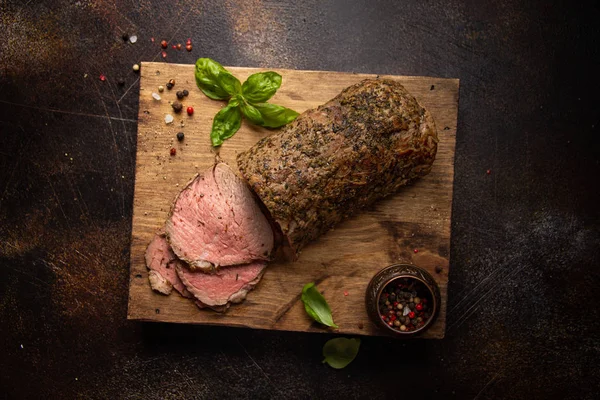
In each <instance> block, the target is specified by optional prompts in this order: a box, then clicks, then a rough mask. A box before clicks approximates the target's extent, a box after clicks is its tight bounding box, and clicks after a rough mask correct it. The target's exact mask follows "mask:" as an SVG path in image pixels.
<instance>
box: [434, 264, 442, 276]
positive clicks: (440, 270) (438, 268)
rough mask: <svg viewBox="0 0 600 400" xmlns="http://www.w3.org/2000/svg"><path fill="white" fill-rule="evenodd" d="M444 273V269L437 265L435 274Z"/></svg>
mask: <svg viewBox="0 0 600 400" xmlns="http://www.w3.org/2000/svg"><path fill="white" fill-rule="evenodd" d="M442 271H443V269H442V267H440V266H439V265H436V267H435V273H436V274H440V273H441V272H442Z"/></svg>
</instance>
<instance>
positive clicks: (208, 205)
mask: <svg viewBox="0 0 600 400" xmlns="http://www.w3.org/2000/svg"><path fill="white" fill-rule="evenodd" d="M165 230H166V233H167V238H168V240H169V243H170V245H171V248H172V249H173V251H174V253H175V254H176V255H177V256H178V257H179V258H180V259H181V260H183V261H185V262H186V263H188V264H189V266H190V268H191V269H192V270H196V269H200V270H202V271H210V270H213V269H215V268H218V267H219V266H228V265H237V264H246V263H250V262H253V261H256V260H268V259H269V256H270V254H271V251H272V250H273V231H272V229H271V226H270V225H269V222H268V220H267V218H266V217H265V215H264V214H263V213H262V211H261V210H260V207H259V206H258V204H257V201H256V199H255V198H254V196H253V194H252V192H251V191H250V189H249V188H248V186H247V184H246V183H245V182H244V181H243V180H242V179H240V178H239V177H238V176H237V175H236V174H235V173H234V172H233V171H232V170H231V168H229V166H228V165H227V164H225V163H217V164H216V165H215V166H213V167H212V168H211V169H210V170H208V171H206V172H205V173H204V174H201V175H198V176H196V177H195V178H194V179H193V180H192V181H191V182H190V183H189V184H188V185H187V187H186V188H185V189H183V190H182V191H181V193H180V194H179V195H178V196H177V198H176V199H175V204H174V205H173V207H172V210H171V214H170V216H169V219H168V220H167V224H166V228H165Z"/></svg>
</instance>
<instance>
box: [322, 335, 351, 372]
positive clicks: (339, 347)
mask: <svg viewBox="0 0 600 400" xmlns="http://www.w3.org/2000/svg"><path fill="white" fill-rule="evenodd" d="M359 348H360V339H347V338H342V337H341V338H335V339H331V340H329V341H327V343H325V346H323V357H325V359H324V360H323V362H324V363H327V364H329V366H330V367H332V368H335V369H342V368H344V367H345V366H347V365H348V364H350V363H351V362H352V361H353V360H354V359H355V358H356V355H357V354H358V349H359Z"/></svg>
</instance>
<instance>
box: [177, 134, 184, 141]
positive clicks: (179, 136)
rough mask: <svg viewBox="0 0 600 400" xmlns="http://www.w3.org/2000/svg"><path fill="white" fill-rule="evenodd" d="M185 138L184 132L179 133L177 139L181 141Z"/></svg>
mask: <svg viewBox="0 0 600 400" xmlns="http://www.w3.org/2000/svg"><path fill="white" fill-rule="evenodd" d="M183 138H184V135H183V132H179V133H177V140H179V141H180V142H181V141H182V140H183Z"/></svg>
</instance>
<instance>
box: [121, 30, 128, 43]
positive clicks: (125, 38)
mask: <svg viewBox="0 0 600 400" xmlns="http://www.w3.org/2000/svg"><path fill="white" fill-rule="evenodd" d="M121 38H122V39H123V41H124V42H126V41H128V40H129V33H127V32H125V33H123V34H122V35H121Z"/></svg>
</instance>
